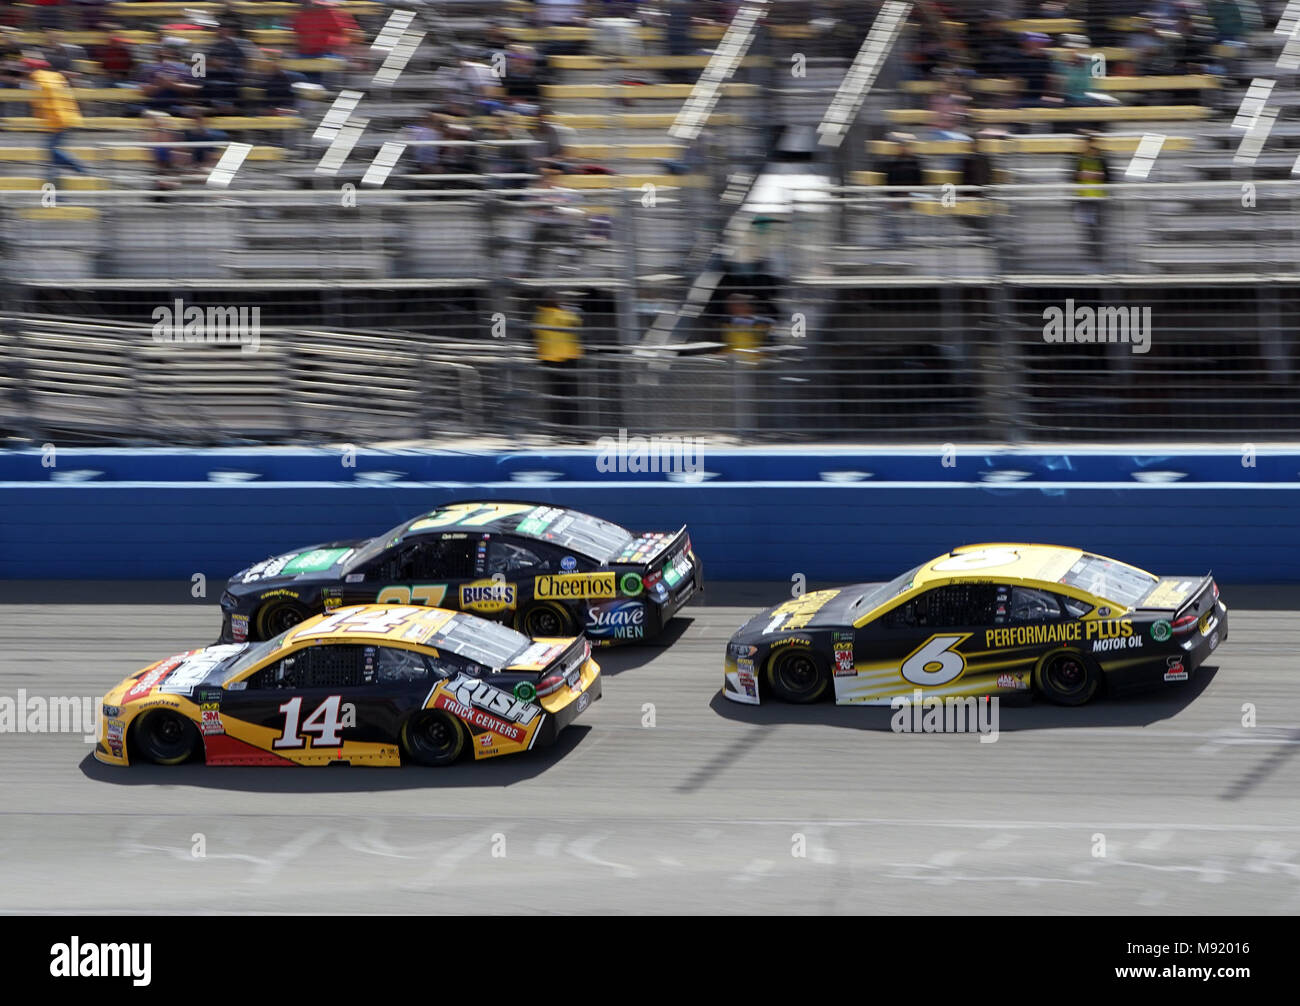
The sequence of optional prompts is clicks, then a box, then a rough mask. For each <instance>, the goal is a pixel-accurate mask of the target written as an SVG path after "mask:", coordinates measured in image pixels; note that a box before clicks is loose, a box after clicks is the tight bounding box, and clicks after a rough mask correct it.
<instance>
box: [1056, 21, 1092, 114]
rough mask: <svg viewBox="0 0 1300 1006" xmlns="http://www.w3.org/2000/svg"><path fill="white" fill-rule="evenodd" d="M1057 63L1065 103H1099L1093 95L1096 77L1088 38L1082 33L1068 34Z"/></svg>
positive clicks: (1071, 104)
mask: <svg viewBox="0 0 1300 1006" xmlns="http://www.w3.org/2000/svg"><path fill="white" fill-rule="evenodd" d="M1062 42H1063V43H1064V44H1063V46H1062V48H1061V51H1060V56H1059V57H1058V59H1057V64H1056V78H1057V80H1058V81H1059V82H1060V88H1061V98H1062V99H1063V100H1064V102H1065V104H1067V105H1070V106H1074V107H1082V106H1085V105H1095V104H1097V101H1096V99H1095V98H1094V97H1093V96H1092V93H1091V92H1092V88H1093V83H1094V79H1093V76H1092V59H1091V57H1090V56H1089V55H1088V53H1087V51H1086V50H1087V48H1088V40H1087V39H1086V38H1084V37H1083V36H1082V35H1066V36H1064V37H1063V38H1062Z"/></svg>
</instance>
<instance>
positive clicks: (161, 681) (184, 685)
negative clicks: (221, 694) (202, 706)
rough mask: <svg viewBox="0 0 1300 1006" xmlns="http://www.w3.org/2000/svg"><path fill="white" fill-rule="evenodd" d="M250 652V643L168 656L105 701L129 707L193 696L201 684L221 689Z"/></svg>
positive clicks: (112, 691)
mask: <svg viewBox="0 0 1300 1006" xmlns="http://www.w3.org/2000/svg"><path fill="white" fill-rule="evenodd" d="M246 649H248V644H247V643H236V644H234V645H230V644H222V645H218V646H205V647H203V648H202V649H199V650H187V651H185V652H184V653H178V654H176V655H175V656H171V657H167V658H166V659H165V660H159V661H157V662H156V663H152V664H150V665H149V666H148V667H146V668H145V669H144V670H142V671H138V672H137V673H135V674H132V675H131V676H130V677H128V678H127V679H126V680H125V681H122V682H121V683H120V684H118V685H117V686H116V687H114V688H113V689H112V690H111V691H110V692H109V693H108V694H107V695H106V696H105V697H104V701H105V703H106V704H109V705H125V704H126V703H128V702H138V701H139V700H141V699H145V698H148V697H149V696H151V695H157V694H170V695H189V694H191V693H192V692H193V691H194V689H195V688H198V687H199V686H201V685H215V686H219V685H220V683H221V681H222V679H223V677H224V675H225V670H226V668H227V667H228V666H229V664H230V662H231V661H232V660H234V659H235V658H236V657H238V656H239V655H240V654H241V653H243V652H244V650H246Z"/></svg>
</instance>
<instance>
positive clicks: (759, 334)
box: [722, 293, 772, 364]
mask: <svg viewBox="0 0 1300 1006" xmlns="http://www.w3.org/2000/svg"><path fill="white" fill-rule="evenodd" d="M771 331H772V319H771V318H765V317H762V316H760V315H759V314H758V313H757V312H756V311H755V310H754V298H753V297H752V296H751V295H750V294H747V293H733V294H731V295H730V296H728V297H727V317H726V320H725V321H724V322H723V325H722V341H723V342H724V343H725V344H726V347H727V349H726V352H727V353H729V354H730V355H731V356H733V357H735V358H736V359H737V360H738V361H740V362H741V363H746V364H757V363H761V362H762V359H763V357H762V354H761V353H759V352H757V350H761V349H763V347H764V346H766V345H767V339H768V335H769V334H770V333H771Z"/></svg>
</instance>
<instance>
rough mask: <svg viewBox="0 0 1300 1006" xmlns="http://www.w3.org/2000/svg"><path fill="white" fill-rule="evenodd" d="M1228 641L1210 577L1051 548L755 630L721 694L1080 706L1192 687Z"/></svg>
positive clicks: (1018, 549)
mask: <svg viewBox="0 0 1300 1006" xmlns="http://www.w3.org/2000/svg"><path fill="white" fill-rule="evenodd" d="M1227 637H1228V609H1227V607H1226V606H1225V605H1224V603H1223V602H1222V601H1221V600H1219V588H1218V585H1217V584H1215V582H1214V578H1213V577H1212V576H1208V575H1207V576H1188V577H1158V576H1153V575H1152V574H1150V573H1146V572H1143V571H1142V570H1140V569H1137V568H1136V567H1134V566H1129V565H1126V564H1124V563H1122V562H1116V561H1115V560H1113V559H1106V558H1103V557H1102V556H1099V555H1093V554H1090V553H1088V552H1083V551H1080V550H1079V549H1077V548H1064V547H1061V546H1057V545H1020V544H993V545H969V546H966V547H963V548H959V549H954V550H953V551H952V552H950V553H948V554H947V555H943V556H940V557H939V558H937V559H934V560H931V561H930V562H927V563H924V564H923V565H920V566H917V567H916V568H915V569H911V570H908V571H907V572H906V573H903V574H902V575H901V576H899V577H897V578H895V579H893V580H891V581H889V582H888V583H868V584H859V585H857V586H853V587H842V588H840V589H837V590H819V591H816V592H814V593H811V594H806V595H804V596H802V597H797V598H795V599H794V600H791V601H786V602H785V603H784V604H779V605H777V606H776V607H774V608H770V609H768V610H767V611H765V612H763V613H762V614H760V615H757V616H755V617H754V618H752V619H751V620H750V621H748V622H746V623H745V624H744V625H743V626H741V628H740V629H739V630H738V631H737V632H736V633H735V635H733V636H732V637H731V642H730V643H729V644H728V645H727V653H726V663H725V668H724V673H723V694H724V695H725V696H726V697H727V698H729V699H731V700H733V701H735V702H746V703H750V704H754V705H756V704H758V702H759V701H760V700H761V699H762V698H763V697H771V698H776V699H782V700H784V701H786V702H815V701H817V700H819V699H822V698H825V697H827V696H828V695H833V696H834V699H835V701H836V702H838V703H842V704H863V705H889V704H890V703H891V702H893V701H894V700H895V699H896V698H899V697H909V698H910V697H911V696H912V695H913V694H914V692H915V691H916V690H918V689H919V690H920V691H921V693H922V694H923V695H924V696H926V697H930V696H940V697H944V698H947V697H953V698H962V697H968V696H984V695H997V694H1013V693H1017V692H1031V691H1032V692H1034V693H1037V694H1039V695H1041V696H1043V697H1044V698H1046V699H1048V700H1049V701H1052V702H1056V703H1059V704H1061V705H1069V706H1077V705H1082V704H1083V703H1085V702H1087V701H1088V700H1089V699H1091V698H1092V697H1093V696H1094V695H1097V694H1098V693H1100V692H1102V691H1103V690H1105V691H1108V692H1110V693H1111V694H1119V693H1122V692H1127V691H1135V690H1138V689H1142V688H1151V687H1163V686H1165V685H1170V684H1175V683H1178V682H1184V681H1187V680H1188V678H1189V676H1190V675H1191V674H1192V673H1193V672H1194V671H1195V670H1196V669H1197V667H1199V666H1200V665H1201V663H1202V662H1203V661H1204V660H1205V659H1206V658H1207V657H1208V656H1209V655H1210V654H1211V653H1212V652H1213V651H1214V650H1215V648H1216V647H1218V645H1219V643H1221V642H1222V641H1223V640H1224V639H1226V638H1227Z"/></svg>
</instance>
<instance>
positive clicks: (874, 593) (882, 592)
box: [853, 566, 921, 611]
mask: <svg viewBox="0 0 1300 1006" xmlns="http://www.w3.org/2000/svg"><path fill="white" fill-rule="evenodd" d="M919 572H921V567H920V566H915V567H913V568H912V569H909V570H908V571H907V572H906V573H903V574H902V575H900V576H896V577H894V578H893V579H892V580H890V581H889V582H888V583H882V584H881V585H880V586H879V587H875V588H873V589H871V590H868V591H867V592H866V593H865V594H863V595H862V596H861V597H859V598H858V599H857V600H856V601H854V602H853V610H854V611H870V610H871V609H872V608H875V607H877V606H879V605H881V604H884V603H885V602H886V601H888V600H889V599H890V598H891V597H897V596H898V595H899V594H901V593H902V592H903V591H905V590H907V588H908V587H910V586H912V581H913V580H915V579H916V574H917V573H919Z"/></svg>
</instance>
